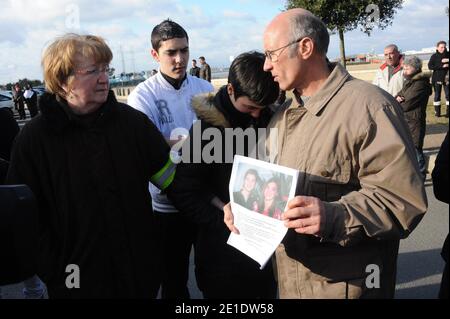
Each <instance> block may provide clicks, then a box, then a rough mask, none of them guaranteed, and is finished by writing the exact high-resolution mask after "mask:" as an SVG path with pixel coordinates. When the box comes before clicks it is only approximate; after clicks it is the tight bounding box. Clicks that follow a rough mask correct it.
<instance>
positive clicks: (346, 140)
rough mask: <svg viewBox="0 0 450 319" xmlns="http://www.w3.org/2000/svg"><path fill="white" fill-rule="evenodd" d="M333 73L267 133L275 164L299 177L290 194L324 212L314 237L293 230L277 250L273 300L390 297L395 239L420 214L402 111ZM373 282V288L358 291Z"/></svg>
mask: <svg viewBox="0 0 450 319" xmlns="http://www.w3.org/2000/svg"><path fill="white" fill-rule="evenodd" d="M332 67H334V69H333V71H332V73H331V75H330V76H329V78H328V80H327V81H326V83H325V84H324V86H323V87H322V88H321V89H320V90H319V92H317V93H316V94H315V95H314V96H312V97H311V98H310V99H309V100H308V101H307V102H306V104H305V105H304V107H302V106H300V105H299V103H298V102H297V101H295V100H294V101H293V102H292V104H291V105H290V106H285V107H284V109H280V110H279V111H278V112H277V113H276V114H275V116H274V118H273V120H272V122H271V124H270V125H269V127H272V128H273V127H275V128H278V146H277V148H278V155H277V157H276V162H277V163H278V164H280V165H284V166H287V167H290V168H294V169H297V170H299V171H300V178H299V183H298V187H297V194H298V195H308V196H315V197H318V198H320V199H321V200H322V201H324V205H325V210H326V224H325V228H324V233H323V237H322V238H317V237H314V236H309V235H300V234H297V233H296V232H295V231H294V230H292V229H291V230H289V231H288V234H287V236H286V238H285V240H284V241H283V244H281V245H280V246H279V248H278V249H277V251H276V264H277V277H278V282H279V289H280V297H281V298H364V297H381V298H391V297H393V294H394V289H395V276H396V261H397V255H398V244H399V239H401V238H405V237H407V236H408V235H409V234H410V233H411V231H412V230H413V229H414V228H415V227H416V226H417V224H418V223H419V222H420V220H421V219H422V217H423V215H424V213H425V211H426V210H427V199H426V193H425V189H424V185H423V182H422V180H421V177H420V173H419V169H418V164H417V161H416V157H415V150H414V146H413V144H412V140H411V135H410V133H409V132H408V129H407V126H406V123H405V121H404V119H403V112H402V110H401V108H400V105H399V104H398V103H397V102H396V101H395V100H394V99H393V97H392V96H390V95H389V94H388V93H387V92H384V91H382V90H381V89H379V88H377V87H376V86H374V85H372V84H369V83H365V82H363V81H360V80H357V79H354V78H353V77H351V76H350V75H349V74H348V73H347V71H346V70H345V69H343V68H342V67H341V66H340V65H339V64H338V65H334V64H333V65H332ZM374 267H375V268H374ZM373 269H375V270H373ZM376 269H379V270H380V274H381V276H378V277H376ZM368 275H374V276H372V277H371V276H369V277H368ZM377 278H378V279H379V287H380V288H378V289H369V288H368V287H366V279H367V280H368V282H369V286H373V285H375V286H378V285H377Z"/></svg>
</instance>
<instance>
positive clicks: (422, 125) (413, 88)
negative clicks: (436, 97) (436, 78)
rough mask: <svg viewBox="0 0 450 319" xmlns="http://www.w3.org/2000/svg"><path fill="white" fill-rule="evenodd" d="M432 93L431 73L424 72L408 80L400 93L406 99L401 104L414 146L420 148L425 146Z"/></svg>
mask: <svg viewBox="0 0 450 319" xmlns="http://www.w3.org/2000/svg"><path fill="white" fill-rule="evenodd" d="M431 93H432V89H431V85H430V75H429V74H427V73H423V72H421V73H418V74H416V75H414V76H413V77H412V78H411V79H408V80H406V81H405V83H404V84H403V88H402V90H401V91H400V92H399V93H398V95H399V96H402V97H403V98H404V99H405V101H404V102H402V103H400V105H401V106H402V109H403V111H404V112H405V113H404V115H405V120H406V122H407V123H408V127H409V130H410V132H411V135H412V138H413V142H414V146H415V147H416V148H417V149H420V150H421V149H422V148H423V140H424V138H425V130H426V115H427V104H428V98H429V97H430V95H431Z"/></svg>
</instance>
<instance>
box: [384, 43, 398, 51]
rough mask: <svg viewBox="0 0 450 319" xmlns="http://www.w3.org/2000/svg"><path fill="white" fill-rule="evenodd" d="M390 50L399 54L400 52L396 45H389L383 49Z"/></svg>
mask: <svg viewBox="0 0 450 319" xmlns="http://www.w3.org/2000/svg"><path fill="white" fill-rule="evenodd" d="M391 48H392V49H394V50H395V51H397V52H400V50H399V49H398V46H397V45H396V44H389V45H387V46H385V47H384V49H385V50H386V49H391Z"/></svg>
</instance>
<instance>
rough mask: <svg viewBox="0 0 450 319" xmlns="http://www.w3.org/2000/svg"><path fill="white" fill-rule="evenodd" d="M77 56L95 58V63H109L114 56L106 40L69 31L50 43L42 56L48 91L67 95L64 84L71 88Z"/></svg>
mask: <svg viewBox="0 0 450 319" xmlns="http://www.w3.org/2000/svg"><path fill="white" fill-rule="evenodd" d="M77 56H82V57H85V58H93V59H94V60H95V63H106V64H109V63H110V62H111V60H112V58H113V54H112V52H111V49H110V48H109V47H108V45H107V44H106V42H105V40H103V39H102V38H101V37H98V36H95V35H79V34H75V33H69V34H66V35H63V36H62V37H60V38H57V39H56V40H55V41H54V42H53V43H52V44H50V45H49V46H48V47H47V49H46V50H45V52H44V55H43V57H42V68H43V69H44V82H45V87H46V89H47V91H48V92H50V93H52V94H57V95H60V96H61V97H65V95H66V93H65V91H64V89H63V86H64V85H67V86H68V87H69V88H70V84H71V80H72V76H73V72H74V69H75V60H76V57H77Z"/></svg>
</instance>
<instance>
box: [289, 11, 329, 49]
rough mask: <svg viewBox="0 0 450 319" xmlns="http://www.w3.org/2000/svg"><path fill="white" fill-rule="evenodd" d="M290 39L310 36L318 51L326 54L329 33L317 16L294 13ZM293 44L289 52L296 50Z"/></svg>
mask: <svg viewBox="0 0 450 319" xmlns="http://www.w3.org/2000/svg"><path fill="white" fill-rule="evenodd" d="M291 32H292V33H291V34H292V35H291V36H292V39H291V41H297V40H299V39H301V38H303V37H308V38H311V39H312V41H313V43H314V45H315V47H316V50H317V52H318V53H320V54H322V55H324V56H326V55H327V52H328V46H329V44H330V35H329V34H328V30H327V27H326V25H325V24H324V23H323V22H322V20H320V19H319V18H318V17H316V16H314V15H312V14H301V15H296V16H295V17H294V18H293V19H292V28H291ZM296 48H297V46H293V48H292V49H291V53H292V52H293V51H294V50H296Z"/></svg>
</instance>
